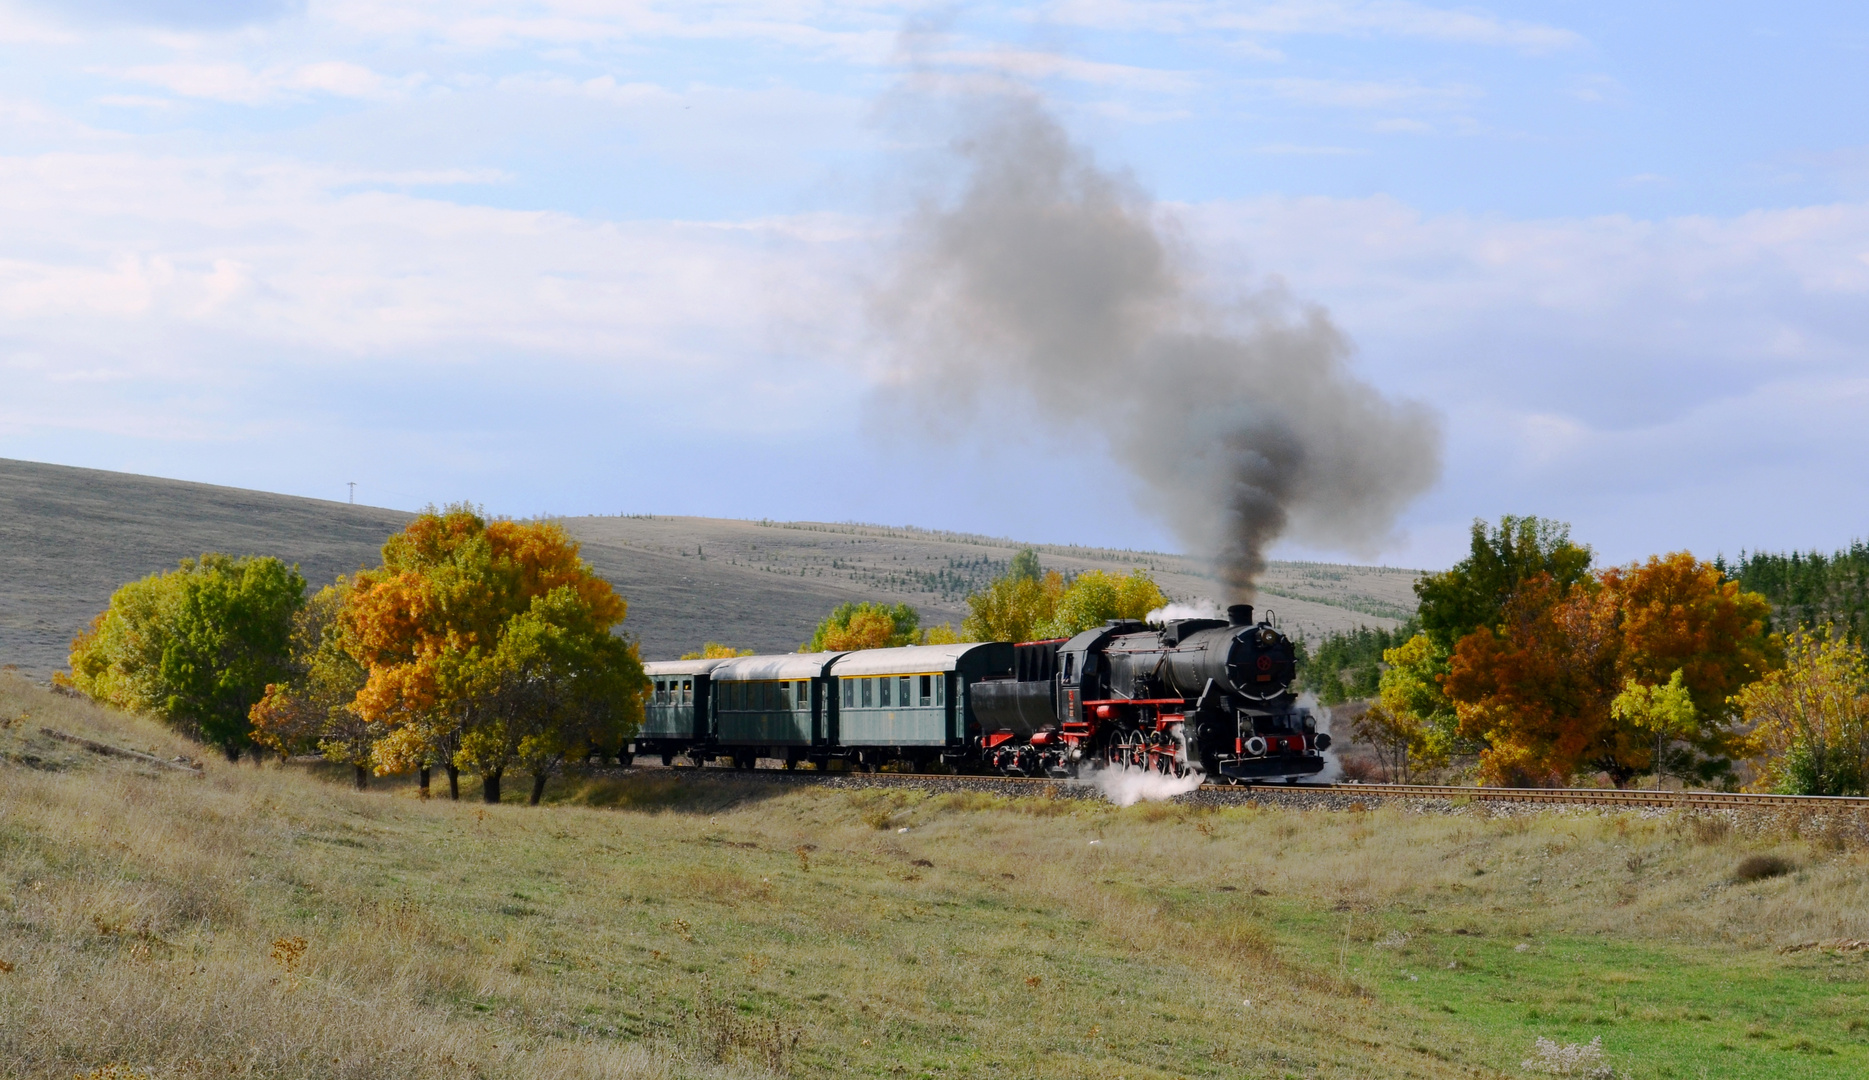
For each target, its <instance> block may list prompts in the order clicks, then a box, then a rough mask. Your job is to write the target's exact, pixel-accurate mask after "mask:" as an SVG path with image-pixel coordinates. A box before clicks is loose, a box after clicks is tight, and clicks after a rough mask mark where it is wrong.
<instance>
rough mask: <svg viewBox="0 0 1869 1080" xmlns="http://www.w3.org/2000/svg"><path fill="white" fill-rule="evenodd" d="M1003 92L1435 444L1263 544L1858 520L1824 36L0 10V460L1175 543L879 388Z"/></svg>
mask: <svg viewBox="0 0 1869 1080" xmlns="http://www.w3.org/2000/svg"><path fill="white" fill-rule="evenodd" d="M994 93H1019V94H1026V95H1034V96H1036V97H1037V98H1039V99H1040V100H1042V101H1043V103H1044V106H1045V107H1046V108H1047V109H1048V110H1050V111H1051V112H1052V113H1053V114H1054V115H1056V116H1057V117H1058V119H1059V120H1060V122H1061V123H1062V124H1063V125H1064V126H1065V127H1066V129H1067V130H1068V131H1069V132H1070V134H1071V137H1072V138H1073V139H1074V140H1076V142H1077V143H1078V144H1079V145H1080V146H1082V147H1083V148H1085V149H1086V150H1087V151H1088V152H1089V153H1090V154H1092V155H1093V156H1094V158H1095V160H1096V161H1097V163H1098V164H1099V166H1101V167H1103V168H1106V169H1108V170H1111V171H1112V172H1115V173H1118V174H1122V175H1126V176H1128V177H1130V178H1133V181H1134V183H1135V184H1137V185H1139V187H1140V188H1141V189H1142V190H1146V191H1147V192H1148V193H1149V194H1150V195H1152V197H1153V198H1154V199H1155V200H1157V202H1158V205H1159V206H1160V207H1161V208H1162V212H1163V215H1164V220H1165V221H1167V222H1168V223H1169V224H1168V226H1167V227H1168V228H1169V229H1170V231H1171V234H1172V235H1173V236H1174V237H1175V238H1176V239H1177V243H1178V244H1179V245H1180V247H1181V248H1183V249H1184V250H1185V256H1186V258H1187V260H1188V261H1189V264H1190V265H1192V266H1195V267H1197V268H1198V270H1199V275H1200V288H1201V289H1202V291H1203V293H1204V294H1206V295H1208V296H1210V297H1211V298H1212V299H1213V300H1214V301H1215V302H1216V303H1220V304H1224V303H1226V302H1227V301H1228V299H1229V298H1237V297H1243V296H1250V295H1254V294H1256V293H1260V292H1262V291H1263V290H1266V289H1268V288H1274V289H1282V290H1285V291H1286V292H1288V293H1289V295H1291V296H1293V297H1295V298H1298V299H1299V300H1301V301H1303V302H1305V303H1310V304H1316V305H1321V307H1322V308H1323V309H1325V310H1327V311H1328V313H1329V318H1330V319H1331V321H1332V322H1333V324H1334V325H1335V326H1336V327H1337V328H1338V329H1339V330H1340V331H1341V332H1342V333H1343V335H1345V337H1346V338H1347V339H1348V341H1349V342H1350V344H1351V346H1352V348H1353V350H1354V351H1353V354H1352V360H1351V363H1352V365H1353V368H1354V370H1355V372H1356V373H1357V374H1358V375H1359V376H1360V377H1361V378H1363V379H1365V380H1367V381H1368V382H1369V383H1371V384H1373V385H1374V386H1375V387H1376V388H1377V389H1378V390H1379V391H1380V392H1381V393H1382V394H1384V395H1386V396H1387V397H1389V398H1391V399H1393V400H1397V401H1412V402H1418V403H1420V404H1422V405H1424V406H1426V407H1427V408H1428V409H1430V410H1432V412H1433V413H1434V415H1435V416H1437V417H1438V420H1439V424H1440V429H1441V431H1442V432H1443V437H1444V445H1443V452H1442V456H1443V464H1442V468H1441V472H1440V478H1439V480H1438V481H1437V482H1436V483H1435V484H1434V485H1433V486H1432V487H1431V488H1430V489H1429V490H1428V491H1427V493H1426V494H1425V495H1423V496H1421V497H1420V498H1419V499H1417V500H1415V501H1414V502H1413V503H1411V504H1410V505H1408V506H1407V508H1406V509H1405V510H1404V511H1403V512H1402V513H1401V515H1400V517H1399V518H1398V520H1397V521H1396V522H1395V527H1394V529H1393V530H1392V531H1391V532H1390V533H1389V534H1388V535H1387V536H1385V537H1382V538H1380V539H1379V540H1378V541H1375V542H1371V543H1367V544H1364V545H1363V546H1361V547H1358V548H1356V549H1354V550H1333V549H1330V548H1326V547H1318V546H1309V545H1307V544H1305V543H1303V542H1299V541H1294V540H1288V541H1286V542H1285V543H1283V544H1281V545H1280V547H1279V548H1277V549H1276V550H1275V554H1277V555H1279V556H1282V557H1288V558H1315V559H1350V560H1355V561H1377V562H1383V563H1387V564H1390V565H1401V566H1414V567H1429V568H1431V567H1439V566H1445V565H1447V564H1449V563H1451V562H1452V561H1454V560H1455V559H1458V558H1459V557H1460V556H1461V555H1462V554H1463V552H1464V549H1465V546H1466V533H1467V529H1468V527H1469V524H1470V522H1471V521H1472V520H1473V519H1474V518H1476V517H1477V518H1487V519H1493V518H1497V517H1498V516H1499V515H1501V514H1505V513H1520V514H1538V515H1542V516H1546V517H1553V518H1558V519H1561V520H1564V521H1568V522H1570V523H1571V524H1572V527H1573V535H1574V536H1575V537H1576V538H1577V539H1579V540H1581V541H1583V542H1585V543H1588V544H1591V545H1592V546H1593V547H1595V548H1596V550H1597V551H1598V553H1599V555H1600V557H1601V559H1602V561H1605V562H1626V561H1629V560H1633V559H1637V558H1641V557H1644V556H1646V555H1648V554H1651V553H1655V552H1662V551H1671V550H1678V549H1682V548H1686V549H1689V550H1692V551H1694V552H1696V553H1697V554H1700V555H1702V556H1705V557H1712V556H1713V555H1714V554H1716V553H1725V554H1727V555H1732V554H1735V553H1737V552H1738V551H1740V550H1741V549H1749V550H1756V549H1761V548H1763V549H1771V550H1782V549H1788V548H1798V549H1813V548H1815V549H1821V550H1834V549H1836V548H1838V547H1841V546H1844V545H1846V544H1848V543H1849V542H1850V541H1851V540H1852V539H1855V538H1860V537H1865V536H1869V520H1866V519H1869V513H1866V509H1865V508H1869V109H1866V108H1865V106H1864V102H1869V10H1866V9H1864V8H1862V7H1861V6H1859V5H1846V4H1842V3H1805V4H1798V3H1786V4H1778V5H1756V4H1748V5H1739V4H1720V3H1697V4H1691V5H1690V4H1686V3H1649V2H1641V0H1631V2H1625V3H1618V4H1607V3H1597V4H1587V5H1586V4H1578V3H1566V2H1548V3H1514V4H1487V5H1481V6H1474V5H1465V4H1462V5H1448V6H1441V5H1436V4H1432V3H1416V2H1411V0H1376V2H1352V0H1337V2H1329V0H1284V2H1270V3H1250V2H1241V3H1227V2H1215V3H1207V2H1201V0H1178V2H1165V3H1140V2H1127V0H1063V2H1059V3H1051V4H1032V5H1020V6H1004V5H987V4H976V5H953V6H944V7H927V6H920V5H902V4H895V3H884V2H873V3H872V2H862V0H856V2H848V3H845V2H838V0H721V2H715V3H708V2H686V3H655V2H612V0H529V2H520V0H447V2H443V0H340V2H332V3H323V2H317V0H304V2H294V0H214V2H210V0H59V2H57V3H53V2H50V0H45V2H27V0H0V457H13V458H23V459H28V460H35V461H46V462H54V463H60V464H68V465H80V466H86V467H93V468H103V469H115V470H123V471H130V472H138V473H146V474H151V475H158V476H166V477H174V478H179V479H185V480H196V481H203V482H209V483H217V484H228V485H234V486H240V487H251V488H258V489H263V490H269V491H278V492H285V493H290V494H297V495H307V496H314V497H320V498H329V499H339V500H342V499H344V498H347V497H348V495H349V491H350V489H349V488H348V486H347V485H348V484H349V483H350V482H353V481H354V482H355V484H356V489H355V490H356V498H357V500H358V501H359V502H366V503H370V504H372V505H378V506H389V507H397V508H404V509H415V508H419V507H421V506H423V505H425V504H429V503H445V502H450V501H457V500H462V499H465V500H469V501H472V502H475V503H478V504H481V505H483V506H484V507H485V508H486V509H487V510H488V511H490V512H493V513H500V514H511V515H517V516H523V515H531V514H538V513H551V514H593V513H664V514H675V513H682V514H705V515H711V516H723V517H747V518H760V517H770V518H780V519H811V520H829V521H843V520H854V521H866V522H879V523H886V524H907V525H917V526H923V527H928V528H941V529H958V530H965V531H973V532H983V533H989V534H994V535H1010V536H1015V537H1019V538H1023V539H1029V540H1039V541H1047V542H1058V543H1086V544H1099V545H1114V546H1119V547H1130V546H1133V547H1146V548H1158V549H1159V548H1174V547H1175V546H1176V545H1177V543H1178V541H1177V538H1176V536H1175V535H1174V534H1173V533H1172V532H1171V531H1170V529H1169V528H1168V527H1167V526H1166V525H1165V524H1164V523H1163V522H1162V521H1161V520H1159V519H1157V518H1155V517H1152V516H1151V515H1150V514H1149V513H1148V512H1147V511H1146V509H1144V505H1145V502H1146V500H1145V501H1138V499H1137V498H1136V496H1135V492H1134V490H1133V485H1132V484H1131V483H1130V482H1129V481H1127V480H1126V479H1125V478H1124V476H1123V474H1122V470H1121V469H1120V468H1119V467H1118V466H1117V464H1116V463H1115V462H1113V461H1112V460H1111V456H1110V454H1109V452H1108V451H1107V450H1106V449H1105V446H1106V445H1107V442H1106V441H1105V440H1102V439H1100V438H1099V437H1098V435H1097V431H1098V424H1099V417H1097V416H1095V415H1086V416H1084V417H1083V418H1082V423H1081V425H1076V426H1072V427H1069V428H1065V429H1057V428H1053V429H1040V428H1037V427H1033V428H1022V427H1020V426H1018V425H1008V424H1005V423H1001V422H994V423H981V424H967V423H964V422H959V421H957V420H956V419H955V418H953V417H952V416H947V415H943V414H940V413H938V411H936V410H933V409H932V408H931V409H930V410H928V412H927V415H924V416H918V415H916V414H917V408H916V403H915V402H914V401H912V400H909V401H904V400H902V395H900V394H893V395H892V394H891V393H889V389H890V380H891V370H892V369H891V366H890V363H889V357H890V355H891V350H892V348H893V347H894V343H893V342H891V341H890V340H889V339H888V337H887V334H886V333H885V332H883V331H882V330H880V329H879V326H878V323H877V321H876V320H875V319H874V318H873V317H871V315H872V310H873V297H874V294H875V291H876V288H877V283H878V282H879V281H883V280H886V279H888V277H889V275H890V273H891V267H892V259H893V258H895V257H896V253H897V252H898V250H899V241H900V233H901V230H902V228H903V222H904V221H905V220H906V219H907V217H908V216H909V215H910V214H911V212H912V211H913V209H914V208H915V207H916V206H918V205H922V204H924V203H925V201H926V200H928V199H930V198H938V197H939V195H940V192H941V191H943V190H945V189H944V187H943V185H944V184H949V183H950V182H951V181H952V170H953V169H954V168H955V166H954V160H955V158H954V154H953V153H952V147H953V145H954V140H955V138H956V137H957V136H956V132H955V130H954V129H953V128H952V126H951V125H949V124H947V123H946V122H944V121H943V119H942V116H943V110H942V107H941V106H942V104H943V102H944V100H962V99H966V98H967V97H968V96H969V95H981V94H994ZM1139 377H1146V373H1139ZM1163 437H1164V438H1172V437H1173V433H1164V435H1163Z"/></svg>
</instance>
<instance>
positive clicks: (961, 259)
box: [875, 92, 1440, 601]
mask: <svg viewBox="0 0 1869 1080" xmlns="http://www.w3.org/2000/svg"><path fill="white" fill-rule="evenodd" d="M958 107H959V109H960V115H961V122H960V128H961V135H960V137H959V138H958V139H956V140H955V142H954V144H953V150H954V155H955V159H954V161H955V163H956V164H957V165H958V166H959V168H960V170H961V173H960V176H959V184H958V186H957V187H956V188H955V189H954V191H953V192H951V193H950V194H948V195H946V196H930V197H928V198H927V199H925V200H924V201H923V202H922V203H921V204H920V206H919V208H918V209H917V210H916V211H915V212H914V213H913V214H911V216H910V220H909V221H908V222H907V228H906V230H905V233H906V237H907V240H906V246H905V248H904V250H903V252H902V253H901V258H900V259H899V261H898V263H897V265H896V267H895V273H894V275H893V277H892V278H891V279H890V280H888V281H887V282H886V283H884V284H883V285H882V286H880V287H879V289H878V290H877V297H876V301H877V302H876V305H875V308H876V310H877V312H878V313H879V316H880V319H881V321H882V323H883V327H884V329H885V330H886V331H887V333H888V336H889V338H890V339H891V340H892V341H893V342H895V343H896V345H897V346H898V351H897V356H896V360H897V362H898V364H899V367H900V371H899V374H900V376H901V378H900V383H901V389H902V390H903V391H904V392H905V393H909V394H912V395H913V399H914V400H915V401H917V402H920V403H923V404H926V403H928V402H931V401H937V402H943V403H945V404H946V405H947V406H948V407H949V409H950V410H951V411H952V412H953V413H956V414H960V415H962V416H966V415H969V414H970V413H971V406H973V405H974V404H976V403H978V402H980V401H982V400H992V401H997V402H1001V403H1011V404H1012V405H1013V407H1016V408H1020V409H1023V410H1025V412H1024V415H1022V416H1021V417H1020V419H1028V418H1029V419H1030V420H1031V421H1033V422H1035V423H1037V424H1039V425H1042V426H1044V427H1046V428H1047V429H1049V430H1052V431H1057V432H1060V433H1068V434H1070V435H1073V436H1089V437H1094V438H1100V439H1102V440H1105V441H1106V442H1107V448H1108V450H1109V452H1110V454H1111V456H1112V457H1113V458H1114V459H1115V460H1116V461H1117V462H1119V463H1120V464H1121V466H1122V468H1124V469H1125V470H1126V471H1127V473H1128V474H1129V477H1128V478H1129V480H1131V481H1132V482H1133V484H1132V487H1133V491H1134V493H1135V495H1136V497H1137V498H1138V499H1139V500H1140V502H1141V503H1142V505H1143V507H1144V508H1145V509H1146V510H1147V511H1149V512H1152V513H1155V514H1158V515H1160V516H1161V517H1162V518H1163V519H1164V520H1165V521H1166V522H1167V523H1168V524H1169V525H1170V526H1171V527H1172V528H1173V529H1174V530H1175V531H1176V533H1177V535H1178V536H1179V537H1180V539H1181V540H1182V542H1183V543H1184V544H1186V545H1188V547H1189V548H1190V550H1192V551H1194V552H1196V553H1199V554H1202V555H1205V556H1207V557H1210V558H1212V559H1213V561H1214V564H1215V567H1216V569H1217V571H1218V572H1219V574H1220V577H1221V579H1222V581H1223V582H1224V583H1225V585H1226V588H1227V592H1228V596H1227V598H1228V600H1229V601H1233V600H1245V599H1251V597H1252V595H1253V591H1254V582H1255V580H1256V579H1257V577H1258V575H1259V574H1260V572H1261V571H1262V570H1263V569H1264V568H1265V565H1266V550H1267V548H1268V547H1269V546H1270V545H1271V543H1272V542H1273V541H1274V540H1275V539H1277V538H1278V537H1280V536H1282V535H1290V536H1292V537H1294V538H1296V539H1300V540H1303V541H1306V542H1309V543H1312V544H1317V545H1321V546H1325V547H1332V548H1337V549H1341V550H1349V551H1355V552H1360V553H1365V554H1368V555H1374V554H1375V553H1376V551H1377V550H1378V549H1379V547H1380V545H1381V543H1382V542H1383V541H1384V540H1386V539H1388V538H1390V536H1391V535H1392V533H1393V530H1394V526H1395V519H1396V516H1397V514H1398V513H1399V512H1400V511H1401V509H1402V508H1403V507H1404V506H1405V505H1406V504H1407V503H1408V502H1409V501H1410V500H1411V499H1413V498H1414V497H1415V496H1417V495H1419V494H1420V493H1421V492H1423V491H1425V490H1426V489H1427V488H1428V487H1429V486H1430V485H1431V484H1433V482H1434V480H1435V479H1436V477H1437V476H1438V475H1439V472H1440V430H1439V426H1438V423H1437V422H1436V420H1435V418H1434V417H1433V416H1432V415H1431V414H1430V413H1429V412H1428V411H1427V410H1426V409H1425V408H1423V407H1422V406H1420V405H1418V404H1414V403H1410V402H1396V401H1391V400H1388V399H1386V398H1384V397H1383V396H1382V395H1381V394H1379V393H1378V392H1377V391H1376V390H1375V389H1374V388H1373V387H1371V386H1369V385H1368V384H1366V383H1364V382H1361V381H1359V380H1358V379H1357V378H1356V377H1354V376H1353V375H1352V374H1351V372H1350V370H1349V368H1348V366H1347V360H1348V357H1349V354H1350V347H1349V345H1348V343H1347V342H1346V340H1345V338H1344V335H1343V334H1342V333H1341V332H1339V330H1338V329H1337V327H1336V326H1335V325H1333V324H1332V322H1331V319H1330V316H1329V315H1328V313H1326V312H1325V311H1324V310H1323V309H1322V308H1320V307H1318V306H1316V305H1313V304H1305V303H1301V302H1298V301H1296V300H1294V299H1293V298H1292V297H1290V296H1289V295H1288V294H1287V293H1286V292H1285V291H1284V290H1283V289H1282V288H1280V287H1278V286H1276V285H1273V286H1268V287H1265V288H1262V289H1260V290H1258V291H1255V292H1252V293H1250V294H1249V295H1245V296H1243V297H1240V298H1238V299H1237V300H1235V301H1234V302H1232V303H1230V304H1226V305H1220V304H1215V303H1211V302H1208V301H1206V300H1204V299H1202V298H1201V297H1199V296H1198V295H1197V293H1196V290H1195V287H1194V279H1195V274H1194V273H1193V271H1192V270H1191V268H1190V265H1189V260H1188V259H1187V257H1186V256H1185V255H1184V254H1183V253H1182V252H1181V251H1180V250H1179V249H1178V247H1177V245H1176V243H1175V242H1174V237H1175V235H1176V234H1175V228H1174V222H1173V219H1172V216H1171V215H1170V214H1169V213H1168V212H1167V211H1165V210H1164V209H1163V208H1162V207H1160V206H1158V205H1157V204H1156V203H1155V202H1154V201H1153V200H1152V199H1151V198H1150V196H1149V195H1148V193H1147V192H1145V191H1143V190H1142V189H1141V187H1139V186H1138V185H1137V184H1136V182H1135V181H1134V179H1133V178H1131V177H1129V176H1128V175H1126V174H1124V173H1120V172H1112V171H1110V170H1107V169H1104V168H1101V167H1099V166H1098V165H1097V164H1096V162H1095V161H1094V160H1093V159H1092V157H1091V155H1090V153H1089V152H1088V151H1087V150H1086V149H1085V148H1083V147H1081V146H1079V145H1077V144H1075V143H1073V142H1072V141H1071V139H1070V138H1069V136H1068V135H1067V134H1066V132H1065V131H1064V129H1063V128H1062V127H1061V126H1060V124H1059V123H1058V121H1057V120H1056V118H1055V117H1053V116H1052V115H1051V113H1050V112H1049V111H1048V110H1047V109H1046V108H1045V107H1044V105H1043V103H1042V102H1041V101H1039V100H1037V99H1036V98H1034V97H1033V96H1031V95H1029V94H1007V93H1003V92H1000V93H992V94H975V95H972V96H969V97H966V98H965V99H964V100H962V101H960V102H959V103H958Z"/></svg>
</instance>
